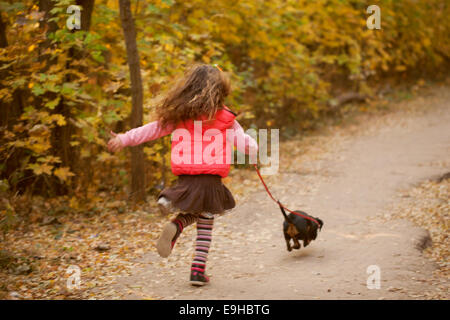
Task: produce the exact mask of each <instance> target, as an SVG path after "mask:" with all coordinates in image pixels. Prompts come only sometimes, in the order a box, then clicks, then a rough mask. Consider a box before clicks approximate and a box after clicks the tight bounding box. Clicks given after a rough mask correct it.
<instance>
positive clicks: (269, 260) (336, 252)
mask: <svg viewBox="0 0 450 320" xmlns="http://www.w3.org/2000/svg"><path fill="white" fill-rule="evenodd" d="M439 90H440V91H439V92H438V93H439V95H440V97H439V99H437V100H436V99H430V101H432V102H429V101H428V100H427V99H426V98H425V99H422V100H421V101H420V100H419V101H417V100H416V101H413V102H410V103H415V104H424V103H428V104H433V105H432V106H430V108H427V110H428V111H427V112H425V113H408V112H400V113H395V114H392V115H389V116H385V117H382V119H381V120H380V121H379V122H376V121H375V123H370V125H365V124H362V125H359V126H358V127H357V129H355V130H353V131H351V132H349V131H348V130H347V131H345V133H342V132H336V133H335V134H333V136H332V137H329V139H328V146H329V147H327V148H326V149H327V150H325V151H324V152H322V153H321V154H320V156H319V157H316V156H314V157H312V156H311V157H309V158H308V154H305V156H304V157H301V158H299V161H298V162H295V163H294V165H289V168H286V167H283V164H285V163H286V162H284V161H283V158H282V159H281V162H280V163H281V168H280V173H279V174H278V175H277V176H276V177H275V176H274V177H270V178H269V179H268V180H269V185H270V188H271V189H272V191H273V193H274V194H275V195H277V196H278V197H280V199H281V201H282V202H284V203H285V204H286V205H287V206H288V207H290V208H293V209H297V208H301V209H303V210H305V211H307V212H309V213H311V214H313V215H315V216H318V217H320V218H321V219H322V220H323V221H324V223H325V225H324V228H323V230H322V232H321V233H320V234H319V237H318V239H317V240H316V241H315V242H313V243H312V244H311V245H310V246H309V247H307V248H306V249H304V248H302V249H301V250H298V251H292V252H290V253H289V252H288V251H287V250H286V247H285V242H284V239H283V235H282V231H281V224H282V221H283V219H282V216H281V214H280V212H279V210H278V209H277V207H276V206H275V204H274V203H272V202H271V200H270V199H269V197H268V196H267V195H266V194H265V193H264V191H263V189H262V188H260V187H259V188H258V190H257V191H256V192H254V193H252V194H250V195H249V196H248V197H246V199H247V200H246V201H242V200H240V201H239V203H238V206H237V208H236V209H235V210H234V211H233V212H232V213H230V214H228V215H226V216H223V217H220V218H219V219H216V225H215V230H214V237H213V243H212V249H211V253H210V256H209V263H208V273H209V274H210V275H211V284H210V285H209V286H206V287H203V288H194V287H191V286H190V285H189V283H188V278H189V267H190V259H191V256H192V252H193V250H192V243H193V239H194V231H195V228H192V227H191V228H189V229H188V230H186V232H185V234H183V236H182V238H181V239H180V241H179V243H177V246H176V249H175V250H174V252H173V253H172V255H171V257H169V259H162V258H160V257H159V256H158V255H157V254H156V252H155V251H154V249H149V250H152V251H151V252H148V253H147V254H145V256H144V258H143V259H142V261H140V262H141V266H139V267H136V268H135V269H134V270H133V272H132V275H131V276H130V277H124V278H120V279H118V281H117V284H116V285H115V290H117V291H120V292H124V293H126V295H125V297H127V298H131V299H135V298H139V299H142V298H154V299H382V298H384V299H410V298H414V297H419V296H420V295H421V294H423V293H424V292H426V291H432V289H433V288H432V286H431V285H430V284H429V283H428V282H427V280H429V279H430V278H431V273H432V271H433V270H434V269H435V266H434V265H433V263H431V262H430V261H429V260H427V259H426V258H424V257H423V256H422V253H421V252H420V251H419V250H418V249H417V248H416V244H417V243H418V242H420V239H421V238H423V237H424V236H426V233H425V232H424V230H422V229H420V228H417V227H415V226H413V225H412V224H411V223H409V222H407V221H403V220H392V221H388V222H386V221H384V220H383V219H381V218H380V217H383V216H385V215H386V214H388V211H387V209H386V208H388V207H389V205H390V204H392V203H394V202H395V201H396V197H398V196H399V193H398V191H399V190H400V189H403V188H407V187H409V186H411V185H412V184H415V183H417V182H419V181H421V180H423V179H426V178H430V177H432V176H435V175H439V174H443V173H445V172H448V171H450V162H449V160H450V125H449V124H450V93H449V90H448V88H445V87H444V88H441V89H439ZM291 143H295V142H291ZM369 265H377V266H379V268H380V270H381V289H379V290H376V289H375V290H369V289H367V287H366V281H367V277H368V274H367V273H366V269H367V267H368V266H369Z"/></svg>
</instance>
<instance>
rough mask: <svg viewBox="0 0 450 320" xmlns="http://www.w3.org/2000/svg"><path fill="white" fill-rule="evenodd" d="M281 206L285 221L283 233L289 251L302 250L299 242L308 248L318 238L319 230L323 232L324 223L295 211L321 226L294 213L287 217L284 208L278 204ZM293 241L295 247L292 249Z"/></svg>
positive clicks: (304, 213)
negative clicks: (301, 241)
mask: <svg viewBox="0 0 450 320" xmlns="http://www.w3.org/2000/svg"><path fill="white" fill-rule="evenodd" d="M278 205H279V206H280V209H281V212H282V213H283V216H284V219H285V221H284V222H283V232H284V238H285V239H286V244H287V249H288V251H292V248H294V249H300V247H301V245H300V242H299V240H303V246H304V247H306V246H307V245H308V244H309V243H310V242H311V241H312V240H315V239H316V237H317V230H319V231H320V230H322V226H323V222H322V220H320V219H319V218H315V217H311V216H310V215H309V214H307V213H306V212H303V211H295V212H298V213H300V214H302V215H304V216H307V217H311V218H313V219H315V220H316V221H317V222H319V225H317V223H315V222H314V221H311V220H309V219H306V218H303V217H300V216H298V215H295V214H293V213H290V214H289V215H286V212H285V211H284V208H283V207H282V206H281V204H280V203H278ZM291 239H292V240H293V242H294V245H293V246H292V247H291Z"/></svg>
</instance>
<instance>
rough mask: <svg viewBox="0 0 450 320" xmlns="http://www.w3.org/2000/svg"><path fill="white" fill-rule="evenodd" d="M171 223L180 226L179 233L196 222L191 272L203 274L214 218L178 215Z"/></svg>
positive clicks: (211, 216) (210, 216)
mask: <svg viewBox="0 0 450 320" xmlns="http://www.w3.org/2000/svg"><path fill="white" fill-rule="evenodd" d="M173 222H174V223H177V224H178V225H180V224H181V230H180V232H181V231H182V230H183V229H184V228H185V227H187V226H188V225H190V224H193V223H194V222H197V238H196V240H195V254H194V260H193V261H192V266H191V270H192V271H198V272H201V273H204V272H205V269H206V261H207V259H208V252H209V247H210V245H211V240H212V230H213V225H214V216H213V215H209V217H208V218H207V217H206V216H204V215H200V216H197V215H193V214H189V213H188V214H182V213H180V214H178V216H177V217H176V218H175V219H174V220H173Z"/></svg>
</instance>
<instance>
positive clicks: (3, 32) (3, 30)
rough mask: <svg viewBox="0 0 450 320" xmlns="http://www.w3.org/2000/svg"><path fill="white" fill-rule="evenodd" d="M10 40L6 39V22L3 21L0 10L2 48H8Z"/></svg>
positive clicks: (0, 42)
mask: <svg viewBox="0 0 450 320" xmlns="http://www.w3.org/2000/svg"><path fill="white" fill-rule="evenodd" d="M7 46H8V40H7V39H6V23H4V22H3V19H2V12H1V11H0V48H6V47H7Z"/></svg>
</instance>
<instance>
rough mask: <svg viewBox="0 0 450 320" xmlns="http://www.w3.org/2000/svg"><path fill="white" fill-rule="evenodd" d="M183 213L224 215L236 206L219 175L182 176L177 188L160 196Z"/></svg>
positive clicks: (171, 188)
mask: <svg viewBox="0 0 450 320" xmlns="http://www.w3.org/2000/svg"><path fill="white" fill-rule="evenodd" d="M160 197H165V198H166V199H168V200H170V201H171V202H172V205H173V206H174V207H176V208H178V209H179V210H181V211H183V212H188V213H193V214H200V213H212V214H222V213H224V212H225V211H226V210H230V209H233V208H234V207H235V205H236V203H235V201H234V198H233V195H232V194H231V192H230V190H228V188H227V187H225V185H224V184H223V183H222V178H221V177H220V176H219V175H211V174H199V175H181V176H179V177H178V181H177V183H176V185H175V186H173V187H170V188H166V189H164V190H163V191H161V193H160V194H159V197H158V198H160Z"/></svg>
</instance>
